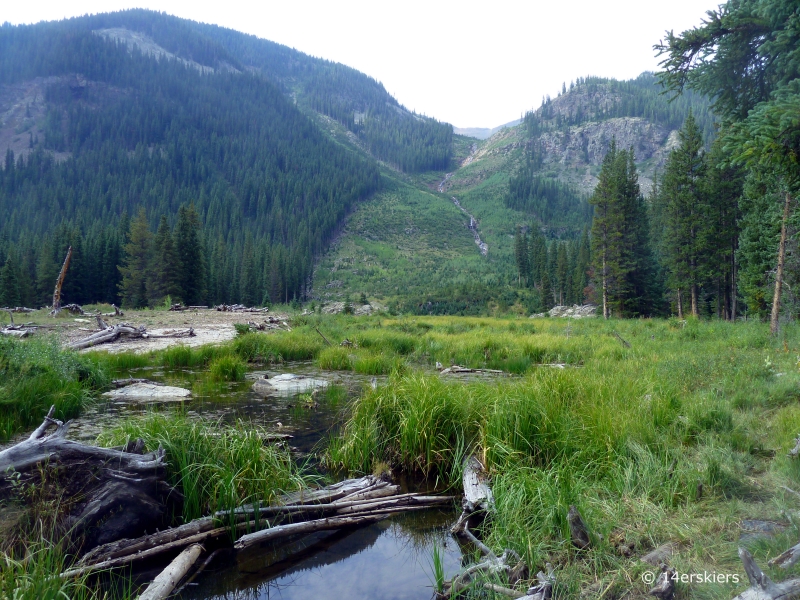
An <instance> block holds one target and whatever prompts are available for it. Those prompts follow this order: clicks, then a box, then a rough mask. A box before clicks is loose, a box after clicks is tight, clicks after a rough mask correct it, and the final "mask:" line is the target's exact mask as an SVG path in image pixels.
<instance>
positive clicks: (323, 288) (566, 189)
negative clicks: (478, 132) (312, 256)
mask: <svg viewBox="0 0 800 600" xmlns="http://www.w3.org/2000/svg"><path fill="white" fill-rule="evenodd" d="M708 106H709V104H708V102H707V100H705V99H704V98H702V97H700V96H698V95H696V94H691V93H690V94H687V95H684V96H681V97H679V98H678V99H677V100H676V101H674V102H670V101H669V98H668V97H667V96H665V95H663V94H662V93H661V88H660V87H659V86H658V85H657V82H656V80H655V77H654V76H653V75H652V74H648V73H645V74H643V75H641V76H640V77H638V78H637V79H635V80H631V81H616V80H611V79H601V78H586V79H582V80H580V81H578V82H576V83H574V84H572V85H571V86H569V87H568V86H564V89H563V91H562V93H561V94H560V95H559V96H558V97H557V98H554V99H548V98H546V99H544V100H543V102H542V106H541V107H540V108H539V109H537V110H535V111H531V112H529V113H528V114H527V115H526V116H525V119H524V120H523V122H522V123H520V124H519V125H517V126H512V127H506V128H503V129H501V130H500V131H498V132H497V133H495V134H494V135H492V136H491V137H490V138H489V139H487V140H478V139H471V141H470V142H469V146H472V149H471V150H472V151H464V150H463V149H461V150H460V151H458V152H456V157H457V159H458V160H459V163H460V166H459V168H457V169H455V170H454V171H453V172H452V175H451V176H450V177H449V178H447V179H446V181H445V180H444V179H445V173H444V172H442V173H439V174H436V175H434V174H431V175H430V176H429V177H427V178H425V177H420V178H418V184H419V185H427V187H428V189H429V191H430V193H432V194H436V195H438V197H440V198H442V200H443V201H444V202H443V203H442V204H441V207H442V210H445V209H446V210H450V208H451V207H452V198H456V199H458V201H459V203H460V205H461V206H463V207H464V208H465V210H467V211H468V212H469V213H470V214H472V215H474V216H475V218H476V220H477V227H478V230H479V232H480V235H481V238H482V239H483V240H484V241H485V242H486V243H487V244H488V247H489V251H488V254H487V255H486V256H481V255H480V252H479V250H478V248H477V247H476V246H475V245H474V244H471V243H469V240H467V241H465V243H464V244H463V253H461V254H459V255H458V256H455V257H450V256H448V254H447V252H442V251H436V250H428V251H427V252H429V253H431V254H433V255H436V256H437V260H436V261H435V268H434V270H433V271H431V268H430V265H429V264H428V263H427V262H422V261H413V260H409V256H410V249H411V248H414V247H418V246H419V245H420V243H422V242H423V241H424V239H425V236H424V235H421V233H420V232H424V231H438V232H439V234H438V236H437V237H436V239H438V240H441V243H440V244H439V246H440V247H441V248H440V250H443V249H444V247H443V246H442V244H444V243H445V241H446V240H447V239H448V236H451V235H453V234H454V233H455V232H459V233H461V234H468V233H469V230H468V229H467V226H468V223H469V219H468V217H466V216H464V215H463V214H460V213H453V214H454V217H453V218H455V219H456V220H457V221H458V222H457V225H452V224H450V225H447V226H446V225H445V224H444V223H443V222H437V220H436V219H434V218H433V216H432V215H431V214H430V209H429V210H428V212H423V211H418V212H416V213H413V217H414V218H413V221H414V223H413V225H412V224H411V223H412V216H408V217H407V219H406V221H405V222H402V223H400V222H398V223H396V224H395V225H394V227H393V228H392V229H391V231H390V228H391V224H392V221H391V220H382V221H380V223H379V220H378V219H377V218H376V217H375V216H374V213H375V208H374V206H375V205H376V203H378V204H380V203H382V202H385V203H386V205H385V209H384V210H388V207H390V206H397V202H398V199H400V198H401V196H399V195H397V194H393V195H391V196H388V195H386V194H383V193H381V194H378V195H377V196H376V197H375V198H374V199H373V200H371V201H370V202H369V203H367V204H365V205H363V206H361V207H360V208H359V209H358V210H357V211H356V212H355V213H354V214H353V215H352V217H351V218H349V219H348V225H347V228H346V230H345V231H346V233H345V235H344V236H342V237H341V238H340V239H339V240H338V242H337V244H336V245H335V246H334V247H333V249H332V251H331V252H330V253H328V254H327V255H326V257H325V259H324V260H323V261H322V263H321V265H320V268H319V269H318V272H317V273H318V276H317V280H316V283H315V288H314V292H315V295H317V296H318V297H320V298H322V299H326V298H327V299H337V298H340V297H343V296H345V295H346V294H347V293H351V294H354V293H356V292H360V291H362V290H363V291H365V292H366V293H367V294H369V295H375V296H378V297H384V298H387V299H390V298H392V299H395V300H396V301H397V303H398V305H399V306H402V307H405V308H406V309H408V310H418V311H420V312H437V311H440V310H441V311H444V312H449V311H455V312H465V313H470V312H481V311H486V310H488V308H487V307H490V306H495V307H498V308H500V309H505V308H507V307H509V306H513V305H514V304H517V305H519V310H523V309H524V310H534V309H536V310H538V309H540V308H542V306H541V304H540V297H538V296H536V297H533V296H530V295H528V294H527V292H525V291H520V290H519V289H518V288H519V282H520V278H519V272H518V267H517V257H516V256H515V247H514V243H515V233H516V232H517V230H518V229H519V228H522V230H523V231H526V230H527V231H539V232H541V233H542V234H543V236H544V237H545V238H546V240H547V243H548V246H549V247H550V250H549V254H550V256H549V257H548V258H545V259H543V260H548V261H549V262H550V263H551V266H550V268H551V269H554V268H555V266H554V265H555V263H556V262H557V254H558V248H557V245H558V244H560V243H561V242H567V241H568V242H570V243H571V245H570V250H569V252H568V253H567V254H568V256H569V257H570V258H569V261H572V262H574V261H576V260H577V259H578V254H579V253H580V247H581V235H582V233H583V232H584V230H585V229H586V228H587V227H588V226H589V224H590V223H591V217H592V210H591V206H590V205H589V204H588V202H587V198H588V196H589V194H590V193H591V192H592V191H593V189H594V187H595V185H596V183H597V175H598V173H599V171H600V166H601V163H602V160H603V156H604V155H605V153H606V151H607V150H608V148H609V146H610V144H611V141H612V139H616V141H617V145H618V146H619V147H620V148H624V149H627V148H628V147H633V149H634V154H635V157H636V162H637V167H638V169H639V173H640V182H641V185H642V188H643V191H644V193H645V194H647V193H649V190H650V188H651V186H652V182H653V177H654V176H655V175H656V173H657V172H659V171H663V167H664V164H665V161H666V159H667V156H668V155H669V152H670V150H671V149H672V148H673V147H674V146H675V144H676V143H677V130H678V129H679V128H680V127H681V126H682V124H683V122H684V120H685V118H686V116H687V115H688V114H689V112H690V110H691V111H692V112H693V113H694V115H695V117H696V118H697V120H698V122H699V124H700V126H701V127H702V128H703V130H704V132H705V135H706V139H707V141H710V139H712V138H713V132H714V128H713V117H712V115H711V114H710V112H709V108H708ZM461 139H462V138H459V140H461ZM461 143H462V146H463V142H461ZM440 183H442V186H441V189H442V191H443V193H438V190H439V184H440ZM417 201H419V200H417ZM430 206H433V204H430ZM412 212H413V211H412ZM393 214H397V209H395V213H393ZM369 223H372V224H373V225H372V226H370V225H369ZM423 223H424V224H423ZM379 224H380V226H378V225H379ZM553 242H557V245H556V246H554V245H553ZM584 245H585V243H584ZM428 247H430V246H426V248H428ZM448 247H452V242H450V245H449V246H448ZM401 263H402V264H403V265H404V266H403V268H402V269H400V267H399V265H400V264H401ZM568 268H569V269H573V270H574V266H572V265H571V266H569V267H568ZM423 271H424V272H423ZM401 272H402V273H403V275H402V277H401V276H400V275H399V273H401ZM431 272H434V273H435V276H432V275H431ZM404 279H405V280H407V281H408V282H409V284H407V285H404V284H403V280H404ZM417 282H424V284H422V283H421V284H417ZM573 287H574V288H575V290H576V291H575V293H574V294H568V295H566V296H564V297H563V298H562V299H563V300H565V301H567V300H569V301H578V302H579V301H582V300H583V294H582V291H581V290H582V286H579V285H578V283H577V279H576V282H575V283H574V285H573Z"/></svg>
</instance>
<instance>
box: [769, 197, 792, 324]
mask: <svg viewBox="0 0 800 600" xmlns="http://www.w3.org/2000/svg"><path fill="white" fill-rule="evenodd" d="M791 203H792V196H791V194H790V193H789V192H786V201H785V202H784V204H783V218H782V219H781V241H780V244H779V245H778V269H777V270H776V272H775V295H774V296H773V297H772V315H771V316H770V319H769V330H770V333H772V335H776V334H777V333H778V317H779V316H780V312H781V288H782V287H783V263H784V260H785V259H786V225H787V223H788V221H789V208H790V207H791Z"/></svg>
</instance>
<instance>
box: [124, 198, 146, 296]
mask: <svg viewBox="0 0 800 600" xmlns="http://www.w3.org/2000/svg"><path fill="white" fill-rule="evenodd" d="M152 242H153V234H152V233H150V226H149V224H148V222H147V215H146V214H145V211H144V208H141V209H140V210H139V213H138V214H137V215H136V218H135V219H133V221H131V226H130V234H129V236H128V243H127V244H125V257H124V259H123V264H122V265H121V266H120V267H119V271H120V273H121V274H122V282H121V283H120V286H119V287H120V293H121V296H122V302H123V303H124V305H125V306H129V307H131V308H144V307H146V306H147V301H148V297H147V280H148V270H149V267H150V264H151V261H152Z"/></svg>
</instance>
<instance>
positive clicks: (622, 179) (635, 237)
mask: <svg viewBox="0 0 800 600" xmlns="http://www.w3.org/2000/svg"><path fill="white" fill-rule="evenodd" d="M633 159H634V153H633V148H631V149H629V150H627V151H626V150H617V147H616V142H615V141H613V140H612V142H611V147H610V148H609V151H608V153H607V154H606V156H605V157H604V159H603V164H602V167H601V170H600V177H599V179H600V181H599V182H598V184H597V187H596V188H595V192H594V194H593V195H592V198H591V200H590V202H591V203H592V204H594V205H595V213H594V219H593V222H592V258H593V264H594V271H595V273H596V277H597V279H598V280H599V283H600V286H601V289H602V295H603V296H602V301H603V316H604V317H605V318H609V317H610V316H611V313H612V306H616V309H615V310H616V313H617V314H618V315H619V316H634V315H639V314H650V313H651V310H652V309H651V308H650V307H649V306H648V303H649V302H650V298H651V296H652V289H653V275H654V272H653V261H652V255H651V252H650V247H649V240H648V234H649V231H648V226H647V214H646V210H645V206H644V199H643V198H642V195H641V192H640V188H639V177H638V174H637V173H636V165H635V164H634V160H633Z"/></svg>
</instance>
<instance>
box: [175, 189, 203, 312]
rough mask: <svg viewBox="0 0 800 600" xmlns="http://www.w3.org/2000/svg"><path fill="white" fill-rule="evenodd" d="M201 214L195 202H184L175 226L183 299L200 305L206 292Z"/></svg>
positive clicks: (187, 302) (191, 303) (179, 277)
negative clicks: (187, 203) (188, 203)
mask: <svg viewBox="0 0 800 600" xmlns="http://www.w3.org/2000/svg"><path fill="white" fill-rule="evenodd" d="M201 230H202V225H201V223H200V215H199V214H198V213H197V209H196V208H195V206H194V204H190V205H188V206H187V205H186V204H183V205H181V207H180V208H179V209H178V223H177V225H176V226H175V248H176V250H177V254H178V261H179V262H178V264H179V270H178V282H179V285H180V289H181V293H182V294H183V301H184V302H185V303H186V304H187V305H189V306H192V305H199V304H200V303H201V302H202V301H203V298H204V297H205V293H206V287H205V286H206V266H205V257H204V255H203V254H204V253H203V244H202V239H201Z"/></svg>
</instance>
